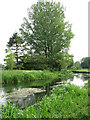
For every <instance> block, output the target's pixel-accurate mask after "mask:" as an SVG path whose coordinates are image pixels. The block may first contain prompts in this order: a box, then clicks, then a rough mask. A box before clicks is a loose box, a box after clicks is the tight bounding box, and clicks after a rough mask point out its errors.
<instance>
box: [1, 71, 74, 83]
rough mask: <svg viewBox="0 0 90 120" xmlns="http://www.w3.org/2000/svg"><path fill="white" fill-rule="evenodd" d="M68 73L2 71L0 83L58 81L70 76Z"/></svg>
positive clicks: (70, 73)
mask: <svg viewBox="0 0 90 120" xmlns="http://www.w3.org/2000/svg"><path fill="white" fill-rule="evenodd" d="M72 75H73V73H72V72H70V71H61V72H50V71H41V72H40V71H25V70H12V71H10V70H3V71H2V83H3V84H10V83H12V84H13V83H22V82H24V83H25V82H32V81H41V80H44V81H45V80H48V81H49V80H51V81H53V80H58V79H59V78H63V77H64V78H65V77H69V76H72Z"/></svg>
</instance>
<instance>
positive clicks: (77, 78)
mask: <svg viewBox="0 0 90 120" xmlns="http://www.w3.org/2000/svg"><path fill="white" fill-rule="evenodd" d="M89 78H90V75H89V74H85V73H83V74H74V77H72V78H70V79H67V80H65V81H64V84H65V83H66V84H67V83H68V82H70V83H71V84H75V85H76V86H79V87H80V88H81V87H83V86H84V84H85V83H87V82H88V79H89ZM64 84H63V81H58V82H53V83H51V84H48V85H46V86H42V87H39V86H37V91H38V89H41V91H40V92H36V93H35V92H31V93H30V95H28V96H27V97H12V98H11V99H10V101H11V102H12V103H15V102H16V103H17V104H18V106H19V107H22V108H23V107H24V106H25V103H27V105H28V106H30V105H32V104H34V103H35V102H36V101H37V100H38V99H42V98H43V96H45V94H49V91H50V90H51V89H53V88H55V87H58V86H62V85H64ZM25 88H27V90H28V88H31V87H30V86H29V84H28V83H25V84H23V83H22V84H20V85H18V84H17V85H6V86H2V87H1V88H0V105H1V104H3V105H5V104H6V102H7V101H8V100H9V98H7V97H6V96H5V95H6V94H12V92H13V93H14V92H15V91H20V90H22V89H23V90H24V91H25V90H26V89H25ZM34 89H36V87H34ZM32 90H33V88H32ZM43 90H44V91H43ZM29 92H30V91H29ZM15 94H16V93H15Z"/></svg>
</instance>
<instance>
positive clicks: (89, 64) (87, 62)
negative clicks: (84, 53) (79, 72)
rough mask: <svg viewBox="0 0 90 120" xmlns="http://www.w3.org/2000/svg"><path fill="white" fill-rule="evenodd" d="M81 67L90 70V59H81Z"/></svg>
mask: <svg viewBox="0 0 90 120" xmlns="http://www.w3.org/2000/svg"><path fill="white" fill-rule="evenodd" d="M81 67H82V68H83V69H85V68H86V69H90V57H83V58H82V59H81Z"/></svg>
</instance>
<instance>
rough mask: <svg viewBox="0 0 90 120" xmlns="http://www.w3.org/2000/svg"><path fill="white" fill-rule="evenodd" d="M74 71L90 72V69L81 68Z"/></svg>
mask: <svg viewBox="0 0 90 120" xmlns="http://www.w3.org/2000/svg"><path fill="white" fill-rule="evenodd" d="M72 71H73V72H77V73H90V69H80V70H72Z"/></svg>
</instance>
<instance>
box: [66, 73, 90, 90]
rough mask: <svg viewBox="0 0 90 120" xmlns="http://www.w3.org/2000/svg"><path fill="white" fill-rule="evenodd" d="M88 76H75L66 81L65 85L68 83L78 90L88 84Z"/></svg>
mask: <svg viewBox="0 0 90 120" xmlns="http://www.w3.org/2000/svg"><path fill="white" fill-rule="evenodd" d="M89 77H90V76H89V74H75V75H74V78H73V79H68V80H67V83H68V82H70V83H71V84H74V85H76V86H79V87H80V88H81V87H83V86H84V84H85V83H88V79H89Z"/></svg>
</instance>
